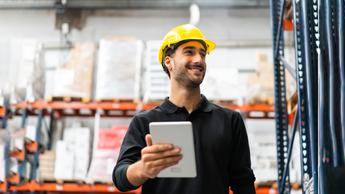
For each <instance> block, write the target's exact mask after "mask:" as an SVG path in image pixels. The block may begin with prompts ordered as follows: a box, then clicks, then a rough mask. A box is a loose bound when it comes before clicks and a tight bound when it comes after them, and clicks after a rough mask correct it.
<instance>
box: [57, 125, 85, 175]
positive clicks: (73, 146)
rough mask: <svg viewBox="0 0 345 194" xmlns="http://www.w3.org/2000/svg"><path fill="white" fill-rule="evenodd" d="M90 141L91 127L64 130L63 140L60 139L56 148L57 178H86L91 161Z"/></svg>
mask: <svg viewBox="0 0 345 194" xmlns="http://www.w3.org/2000/svg"><path fill="white" fill-rule="evenodd" d="M90 141H91V139H90V129H89V128H86V127H72V128H66V129H65V130H64V135H63V141H59V142H58V143H57V148H56V162H55V178H56V179H63V180H85V178H86V175H87V171H88V168H89V161H90V145H91V144H90ZM67 157H68V159H66V158H67ZM67 170H68V171H69V172H68V173H66V171H67Z"/></svg>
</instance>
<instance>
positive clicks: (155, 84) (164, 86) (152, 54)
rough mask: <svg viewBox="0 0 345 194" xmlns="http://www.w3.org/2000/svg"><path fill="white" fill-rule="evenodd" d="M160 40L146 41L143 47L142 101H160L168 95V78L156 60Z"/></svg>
mask: <svg viewBox="0 0 345 194" xmlns="http://www.w3.org/2000/svg"><path fill="white" fill-rule="evenodd" d="M160 44H161V41H155V40H152V41H147V42H146V48H145V62H144V68H143V69H142V71H143V74H144V83H143V84H144V85H143V99H144V102H149V101H161V100H163V99H164V98H165V97H167V96H168V95H169V92H170V80H169V77H168V75H167V74H166V73H165V72H164V71H163V68H162V65H161V64H160V63H159V62H158V50H159V47H160Z"/></svg>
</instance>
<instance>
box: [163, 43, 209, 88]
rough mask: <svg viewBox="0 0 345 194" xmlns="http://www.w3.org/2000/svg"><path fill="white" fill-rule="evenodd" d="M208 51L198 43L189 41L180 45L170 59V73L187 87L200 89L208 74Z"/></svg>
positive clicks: (172, 77)
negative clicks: (206, 57)
mask: <svg viewBox="0 0 345 194" xmlns="http://www.w3.org/2000/svg"><path fill="white" fill-rule="evenodd" d="M205 56H206V50H205V48H204V46H203V45H202V44H201V43H200V42H198V41H189V42H186V43H184V44H182V45H180V46H179V47H178V48H177V49H176V51H175V54H174V55H173V56H172V57H171V58H170V64H169V67H168V68H169V71H170V75H171V79H175V80H176V81H177V82H178V83H179V84H181V85H183V86H185V87H188V88H190V87H192V88H195V87H199V85H200V84H201V83H202V81H203V79H204V77H205V73H206V62H205Z"/></svg>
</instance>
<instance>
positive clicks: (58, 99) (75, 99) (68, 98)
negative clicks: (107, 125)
mask: <svg viewBox="0 0 345 194" xmlns="http://www.w3.org/2000/svg"><path fill="white" fill-rule="evenodd" d="M46 101H47V102H85V103H86V102H90V101H91V99H90V98H88V97H73V96H50V97H47V98H46Z"/></svg>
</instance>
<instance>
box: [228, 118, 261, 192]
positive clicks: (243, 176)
mask: <svg viewBox="0 0 345 194" xmlns="http://www.w3.org/2000/svg"><path fill="white" fill-rule="evenodd" d="M232 122H233V125H232V126H233V138H232V139H233V142H232V145H233V146H232V150H231V157H232V158H233V159H232V162H231V164H230V166H229V169H230V183H229V185H230V187H231V189H232V190H233V192H234V194H255V188H254V181H255V176H254V173H253V171H252V169H251V162H250V151H249V144H248V136H247V132H246V128H245V125H244V122H243V119H242V117H241V115H240V114H239V113H237V114H235V115H234V119H233V120H232Z"/></svg>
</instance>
